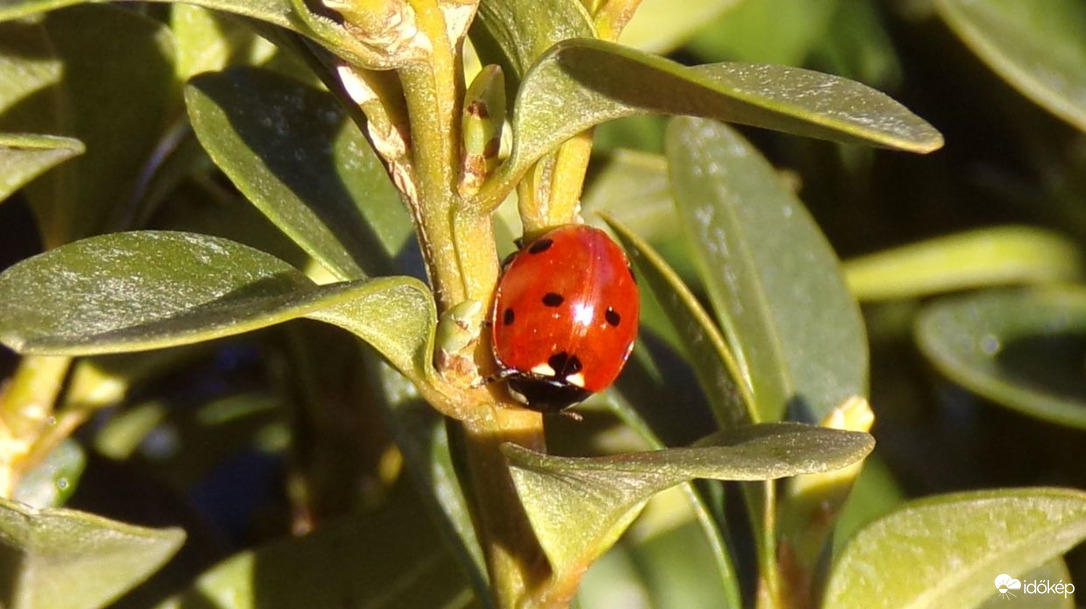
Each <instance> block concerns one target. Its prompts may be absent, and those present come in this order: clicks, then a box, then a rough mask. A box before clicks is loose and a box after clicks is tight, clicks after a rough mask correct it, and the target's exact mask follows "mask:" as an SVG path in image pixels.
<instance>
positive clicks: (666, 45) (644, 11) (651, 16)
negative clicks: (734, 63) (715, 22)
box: [618, 0, 749, 54]
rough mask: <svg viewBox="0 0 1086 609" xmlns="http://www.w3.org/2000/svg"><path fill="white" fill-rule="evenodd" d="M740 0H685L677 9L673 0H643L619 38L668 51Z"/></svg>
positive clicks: (654, 50) (650, 49)
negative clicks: (679, 8)
mask: <svg viewBox="0 0 1086 609" xmlns="http://www.w3.org/2000/svg"><path fill="white" fill-rule="evenodd" d="M748 1H749V0H745V1H744V2H740V0H686V1H685V2H683V4H682V9H681V10H676V7H675V3H674V1H673V0H643V1H642V2H641V4H639V5H638V6H637V12H636V13H634V16H633V19H630V22H629V23H627V24H626V28H625V29H623V30H622V34H621V35H619V37H618V41H619V42H621V43H622V44H625V45H629V46H631V47H634V48H636V49H640V50H642V51H647V52H649V53H660V54H663V53H666V52H667V51H670V50H672V49H674V48H676V47H678V46H680V45H681V44H683V42H685V41H686V39H687V38H689V37H690V36H692V35H693V34H694V33H695V32H696V31H698V30H699V29H701V28H703V27H705V24H706V22H708V21H711V20H712V19H713V18H714V17H716V16H717V15H720V14H721V13H723V12H725V11H728V10H731V9H732V7H733V6H735V5H736V4H743V3H746V2H748Z"/></svg>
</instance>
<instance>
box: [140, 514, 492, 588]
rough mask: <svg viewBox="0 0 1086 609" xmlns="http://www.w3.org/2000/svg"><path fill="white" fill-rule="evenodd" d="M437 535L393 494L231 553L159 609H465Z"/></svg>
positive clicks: (459, 583) (454, 568) (456, 574)
mask: <svg viewBox="0 0 1086 609" xmlns="http://www.w3.org/2000/svg"><path fill="white" fill-rule="evenodd" d="M401 495H403V494H402V493H401ZM436 535H437V533H436V531H434V529H433V527H432V526H431V525H430V523H429V520H428V519H427V516H426V513H425V512H423V511H422V510H421V509H420V508H419V506H418V505H417V503H416V502H414V501H412V500H410V496H400V497H396V498H394V499H393V500H392V501H391V502H390V503H389V504H387V505H385V506H382V507H381V508H380V509H379V510H377V511H376V512H375V513H368V514H363V515H359V516H354V517H352V518H350V519H348V520H346V521H344V522H339V523H333V524H330V525H329V526H325V527H322V528H321V529H319V530H318V531H316V532H314V533H312V534H310V535H306V536H304V537H299V538H294V539H286V540H283V541H279V542H275V543H272V544H270V545H268V546H265V547H262V548H258V549H256V550H248V551H245V552H241V553H239V554H236V555H234V556H233V557H231V558H229V559H227V560H226V561H224V562H222V563H219V564H218V565H216V566H214V567H212V568H211V569H210V570H208V571H207V572H205V573H204V574H203V575H201V576H200V577H199V578H198V579H197V580H196V583H195V584H194V585H193V586H192V588H191V589H190V590H189V591H187V592H185V593H183V594H181V595H180V596H178V597H175V598H172V599H170V600H168V601H166V602H164V603H162V604H161V605H159V606H158V609H298V608H299V607H359V608H362V607H366V608H369V607H373V608H378V607H389V608H391V607H420V608H421V607H426V608H430V607H432V608H434V609H455V608H459V607H468V606H471V605H472V603H473V599H472V594H471V590H470V589H469V588H468V587H467V582H466V581H465V578H464V577H463V575H462V574H461V571H460V569H459V567H458V565H457V564H456V561H455V560H454V559H453V557H452V555H451V554H450V553H449V552H448V551H446V550H445V548H444V547H443V546H442V544H441V543H440V542H439V541H437V539H436Z"/></svg>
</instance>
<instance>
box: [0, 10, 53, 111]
mask: <svg viewBox="0 0 1086 609" xmlns="http://www.w3.org/2000/svg"><path fill="white" fill-rule="evenodd" d="M2 10H3V9H2V8H0V11H2ZM63 73H64V68H63V66H61V63H60V60H59V59H58V58H57V57H56V56H55V55H54V54H53V51H52V49H51V48H50V45H49V39H48V36H46V34H45V30H44V29H43V28H42V27H41V26H40V25H38V24H36V23H25V22H19V23H0V74H3V75H4V78H2V79H0V115H2V113H3V112H6V111H7V110H8V109H9V108H11V107H12V106H14V105H15V104H17V103H20V102H24V103H29V102H28V101H27V98H28V97H30V96H31V95H33V94H34V93H36V92H39V91H42V90H44V89H47V88H48V87H51V86H53V85H55V84H56V83H57V81H59V80H60V78H61V76H62V75H63ZM0 121H2V122H3V123H4V124H5V126H6V128H8V129H16V128H18V129H26V128H27V126H26V125H23V126H15V125H10V124H8V121H6V120H3V119H0Z"/></svg>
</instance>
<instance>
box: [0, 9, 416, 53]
mask: <svg viewBox="0 0 1086 609" xmlns="http://www.w3.org/2000/svg"><path fill="white" fill-rule="evenodd" d="M101 1H102V0H4V3H3V4H0V22H2V21H7V20H12V19H19V18H22V17H28V16H31V15H34V14H37V13H41V12H44V11H51V10H53V9H57V8H62V7H66V6H73V5H79V4H86V3H88V2H101ZM147 1H149V2H165V3H175V2H176V1H177V0H147ZM186 1H187V3H188V4H195V5H197V6H202V7H204V8H209V9H214V10H219V11H223V12H227V13H233V14H235V15H241V16H243V17H252V18H253V19H257V20H259V21H263V22H266V23H270V24H272V25H276V26H279V27H282V28H286V29H288V30H291V31H294V32H297V33H299V34H303V35H305V36H308V37H309V38H311V39H312V40H314V41H316V42H318V43H320V44H322V45H324V46H325V47H326V48H327V49H328V50H329V51H332V52H333V53H334V54H336V55H337V56H339V57H342V58H344V59H347V60H349V61H350V62H352V63H353V64H355V65H358V66H362V67H367V68H372V69H377V70H382V69H383V70H387V69H390V68H394V67H397V66H399V65H402V63H403V62H402V59H401V58H400V57H398V56H395V55H394V56H392V57H390V56H389V54H388V53H385V52H384V50H383V48H382V49H378V50H375V48H374V47H373V46H367V45H366V43H365V42H363V41H360V40H358V39H357V38H355V37H354V36H353V35H352V33H351V32H349V31H348V30H347V29H346V28H345V27H344V26H343V25H342V24H341V23H340V22H338V21H335V20H333V19H331V18H329V17H325V16H318V15H317V14H315V13H307V14H306V15H305V16H304V18H303V16H300V15H298V13H297V12H296V11H295V10H294V4H293V3H292V2H291V0H186ZM378 46H380V45H378Z"/></svg>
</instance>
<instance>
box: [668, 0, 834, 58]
mask: <svg viewBox="0 0 1086 609" xmlns="http://www.w3.org/2000/svg"><path fill="white" fill-rule="evenodd" d="M839 4H840V0H807V1H806V2H794V1H793V0H744V1H743V2H741V3H740V4H739V5H738V6H736V7H735V8H734V9H732V10H730V11H728V12H727V13H724V14H723V15H722V16H721V17H720V18H718V19H717V20H716V21H714V22H713V23H712V24H710V25H709V26H708V27H705V28H703V29H702V30H701V31H700V32H699V33H698V36H696V37H695V38H694V39H693V40H692V41H690V44H689V47H690V49H691V50H692V51H693V52H694V53H696V54H697V55H698V56H700V57H701V58H702V59H704V60H706V61H723V60H732V61H755V62H758V63H779V64H784V65H790V66H800V65H803V64H804V63H805V60H806V59H807V56H808V55H809V54H810V52H811V50H812V49H813V48H814V47H815V46H816V45H817V44H818V43H819V42H821V41H822V39H823V37H825V35H826V32H827V30H829V27H830V23H831V22H832V20H833V16H834V13H835V12H837V8H838V5H839ZM853 8H855V7H853Z"/></svg>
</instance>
